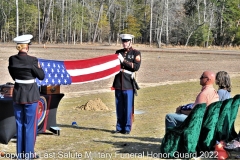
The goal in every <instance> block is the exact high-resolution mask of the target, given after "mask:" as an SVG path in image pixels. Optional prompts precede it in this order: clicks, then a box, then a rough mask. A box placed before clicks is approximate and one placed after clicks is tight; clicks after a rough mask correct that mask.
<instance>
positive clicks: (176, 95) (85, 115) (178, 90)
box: [36, 77, 240, 159]
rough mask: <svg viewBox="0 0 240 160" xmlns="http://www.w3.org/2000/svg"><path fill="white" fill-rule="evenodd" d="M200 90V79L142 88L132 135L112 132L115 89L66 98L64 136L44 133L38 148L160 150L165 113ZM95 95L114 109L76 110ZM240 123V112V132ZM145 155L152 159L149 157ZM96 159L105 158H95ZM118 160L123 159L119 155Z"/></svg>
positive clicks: (238, 83) (239, 84)
mask: <svg viewBox="0 0 240 160" xmlns="http://www.w3.org/2000/svg"><path fill="white" fill-rule="evenodd" d="M232 86H233V88H232V96H234V95H236V94H238V93H240V77H235V78H233V79H232ZM215 87H216V86H215ZM200 89H201V86H200V85H199V82H185V83H180V84H172V85H164V86H157V87H149V88H142V89H140V90H139V91H138V96H136V97H135V110H141V111H144V113H143V114H136V115H135V118H134V123H133V129H132V132H131V134H130V135H122V134H112V131H113V130H115V123H116V115H115V114H116V113H115V104H114V103H115V102H114V92H110V93H101V94H92V95H84V96H81V97H78V98H63V99H62V101H61V102H60V105H59V108H58V111H57V123H58V126H59V127H60V128H61V134H60V136H56V135H51V134H40V135H39V136H38V137H37V143H36V150H37V151H38V152H39V153H40V155H43V154H44V153H49V152H54V153H59V151H64V152H71V153H76V152H77V153H81V154H82V155H84V154H88V153H89V152H98V153H109V154H112V155H114V154H115V155H116V153H140V152H145V153H146V152H153V153H158V152H159V147H160V144H161V138H163V136H164V132H165V124H164V123H165V115H166V114H167V113H170V112H174V111H175V108H176V107H177V106H179V105H181V104H186V103H189V102H193V101H194V100H195V98H196V96H197V94H198V93H199V91H200ZM95 98H100V99H101V100H102V101H103V103H105V104H106V105H107V106H108V108H109V109H110V110H109V111H83V110H78V109H76V106H79V105H83V104H85V103H86V102H87V101H89V100H92V99H95ZM73 121H76V122H77V124H78V126H77V127H75V126H72V125H71V123H72V122H73ZM239 126H240V118H239V114H238V117H237V119H236V122H235V127H236V131H237V132H238V131H239V129H240V128H239ZM145 158H146V159H149V157H145ZM46 159H47V158H46ZM56 159H58V158H56ZM61 159H64V158H61ZM65 159H68V158H65ZM94 159H101V158H96V157H95V158H94ZM114 159H121V158H119V157H115V158H114ZM143 159H144V158H143Z"/></svg>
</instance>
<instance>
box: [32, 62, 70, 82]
mask: <svg viewBox="0 0 240 160" xmlns="http://www.w3.org/2000/svg"><path fill="white" fill-rule="evenodd" d="M38 61H39V63H40V65H41V67H42V69H43V70H44V73H45V78H44V79H43V80H39V79H36V81H37V84H38V85H39V86H45V85H68V84H71V83H72V80H71V76H70V75H69V74H68V72H67V70H66V68H65V66H64V61H55V60H45V59H38Z"/></svg>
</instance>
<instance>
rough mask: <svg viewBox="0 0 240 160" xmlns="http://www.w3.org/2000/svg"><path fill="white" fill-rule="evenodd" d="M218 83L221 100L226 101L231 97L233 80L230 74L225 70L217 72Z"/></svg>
mask: <svg viewBox="0 0 240 160" xmlns="http://www.w3.org/2000/svg"><path fill="white" fill-rule="evenodd" d="M216 85H218V91H217V92H218V95H219V100H220V101H224V100H225V99H229V98H231V93H230V92H231V80H230V76H229V75H228V73H227V72H225V71H219V72H218V73H217V74H216Z"/></svg>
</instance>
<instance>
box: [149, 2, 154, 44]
mask: <svg viewBox="0 0 240 160" xmlns="http://www.w3.org/2000/svg"><path fill="white" fill-rule="evenodd" d="M150 10H151V11H150V28H149V45H150V47H151V45H152V18H153V17H152V11H153V0H151V3H150Z"/></svg>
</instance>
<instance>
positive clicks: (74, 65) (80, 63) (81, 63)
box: [64, 54, 118, 70]
mask: <svg viewBox="0 0 240 160" xmlns="http://www.w3.org/2000/svg"><path fill="white" fill-rule="evenodd" d="M117 56H118V55H117V54H111V55H107V56H102V57H97V58H91V59H84V60H71V61H64V65H65V67H66V69H67V70H68V69H82V68H89V67H92V66H96V65H99V64H103V63H106V62H109V61H113V60H116V59H117Z"/></svg>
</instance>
